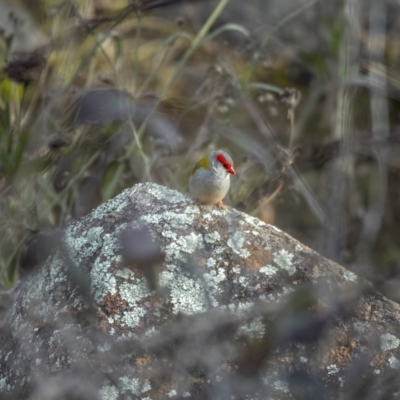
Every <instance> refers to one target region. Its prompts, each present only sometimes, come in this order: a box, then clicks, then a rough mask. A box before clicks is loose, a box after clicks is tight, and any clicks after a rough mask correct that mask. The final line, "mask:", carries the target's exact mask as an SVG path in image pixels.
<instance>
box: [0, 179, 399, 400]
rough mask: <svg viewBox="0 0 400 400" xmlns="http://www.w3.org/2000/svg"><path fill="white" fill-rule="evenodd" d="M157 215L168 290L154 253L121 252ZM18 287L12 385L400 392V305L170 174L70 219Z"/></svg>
mask: <svg viewBox="0 0 400 400" xmlns="http://www.w3.org/2000/svg"><path fill="white" fill-rule="evenodd" d="M144 227H146V229H148V230H149V231H150V233H151V236H152V237H153V238H154V240H155V241H156V242H158V243H159V245H160V246H161V249H162V251H163V253H164V259H163V262H162V268H161V269H160V270H157V271H155V272H154V275H155V276H156V280H157V288H155V287H154V290H150V289H149V287H152V285H151V282H150V281H149V274H148V271H147V270H146V268H148V269H152V268H155V265H153V264H155V263H153V262H152V261H151V257H149V260H148V262H147V264H146V265H143V263H140V262H137V263H136V264H135V263H134V262H132V260H130V261H131V262H129V259H126V258H127V257H125V259H124V257H123V254H125V256H126V247H128V248H129V241H128V243H126V240H125V239H126V238H125V239H124V243H122V241H121V235H122V234H123V232H127V231H129V232H136V236H135V234H132V240H133V242H132V248H133V249H135V244H137V243H136V242H139V243H140V241H139V240H138V236H137V235H138V233H139V235H142V232H143V228H144ZM128 237H129V235H128ZM124 247H125V250H124ZM128 252H129V251H128ZM128 258H129V257H128ZM133 258H134V257H133ZM142 258H143V257H142ZM142 258H141V259H142ZM9 295H10V296H12V297H13V300H12V302H11V305H10V306H9V307H7V308H6V309H5V310H3V323H2V325H1V332H0V335H1V337H0V340H1V342H0V343H1V344H0V393H1V395H0V397H1V398H7V396H8V398H13V399H14V398H18V399H25V398H32V399H54V398H61V397H62V396H63V397H62V398H72V397H74V398H85V399H92V398H93V399H119V398H126V399H128V398H131V399H133V398H140V399H143V400H145V399H146V400H150V399H154V400H156V399H165V398H171V399H174V398H192V399H207V398H210V399H217V398H218V399H221V398H222V399H225V398H226V399H228V398H229V399H241V398H243V399H266V398H271V399H289V398H302V399H303V398H304V399H310V398H324V399H325V398H327V399H328V398H332V399H336V398H339V397H340V398H343V399H345V398H349V399H350V398H351V399H354V398H357V396H358V395H359V393H365V391H367V393H368V395H369V396H372V397H368V398H374V399H375V398H380V397H379V396H382V398H383V397H384V396H388V395H389V394H390V395H394V394H395V393H396V392H398V393H400V386H399V387H398V384H399V382H398V381H399V379H398V378H397V375H398V369H399V368H400V322H399V321H400V306H399V305H397V304H395V303H393V302H391V301H389V300H387V299H386V298H384V297H383V296H381V295H379V294H378V293H376V292H374V291H373V290H372V289H371V287H370V286H369V285H368V283H366V282H363V281H362V280H361V279H360V278H358V277H357V276H356V275H355V274H353V273H352V272H350V271H348V270H346V269H345V268H343V267H341V266H339V265H337V264H335V263H333V262H331V261H329V260H327V259H325V258H323V257H321V256H320V255H318V254H317V253H315V252H314V251H312V250H310V249H309V248H307V247H306V246H303V245H302V244H301V243H299V242H298V241H296V240H295V239H293V238H291V237H290V236H288V235H286V234H285V233H283V232H281V231H280V230H279V229H277V228H275V227H273V226H269V225H266V224H264V223H263V222H261V221H260V220H258V219H256V218H253V217H250V216H248V215H246V214H244V213H241V212H238V211H236V210H233V209H228V210H219V209H218V208H216V207H215V206H213V205H197V204H195V203H194V202H193V201H192V200H191V199H190V198H188V197H186V196H184V195H182V194H180V193H178V192H176V191H174V190H170V189H167V188H164V187H162V186H158V185H156V184H151V183H146V184H139V185H136V186H134V187H133V188H132V189H128V190H125V191H124V192H123V193H121V194H120V195H119V196H117V197H116V198H115V199H113V200H110V201H109V202H107V203H105V204H103V205H102V206H100V207H98V208H97V209H96V210H94V211H93V212H92V213H91V214H90V215H88V216H87V217H85V218H83V219H81V220H79V221H76V222H74V223H72V224H71V225H70V227H69V228H68V229H67V230H66V232H65V235H64V237H63V241H62V243H61V244H60V245H59V247H58V249H57V250H56V251H54V254H53V255H52V256H51V257H50V258H49V259H48V260H47V262H46V263H45V264H44V265H43V266H42V267H40V268H38V269H37V270H36V271H35V272H34V273H32V274H31V275H30V276H28V277H26V278H24V279H23V280H21V281H20V282H19V283H18V284H17V285H16V287H15V288H14V289H13V291H12V292H10V293H9ZM360 398H361V397H360ZM362 398H367V397H362ZM385 398H387V397H385Z"/></svg>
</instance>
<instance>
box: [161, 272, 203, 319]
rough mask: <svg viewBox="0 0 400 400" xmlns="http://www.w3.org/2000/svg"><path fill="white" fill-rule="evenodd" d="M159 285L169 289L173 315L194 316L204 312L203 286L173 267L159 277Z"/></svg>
mask: <svg viewBox="0 0 400 400" xmlns="http://www.w3.org/2000/svg"><path fill="white" fill-rule="evenodd" d="M159 278H160V285H161V286H165V287H167V288H169V290H170V296H171V303H172V305H173V312H174V314H178V313H182V314H187V315H190V314H196V313H200V312H203V311H205V310H206V297H205V291H204V284H202V283H201V282H197V281H196V280H194V279H193V278H192V277H189V276H186V275H184V273H183V272H182V271H181V270H180V269H179V268H177V267H175V266H173V265H168V266H167V270H166V271H163V272H162V273H161V274H160V276H159Z"/></svg>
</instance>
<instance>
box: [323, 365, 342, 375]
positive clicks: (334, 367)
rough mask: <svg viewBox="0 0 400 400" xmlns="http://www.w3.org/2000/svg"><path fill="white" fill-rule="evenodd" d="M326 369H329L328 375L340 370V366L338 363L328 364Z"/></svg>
mask: <svg viewBox="0 0 400 400" xmlns="http://www.w3.org/2000/svg"><path fill="white" fill-rule="evenodd" d="M326 369H327V370H328V375H334V374H337V373H338V372H339V368H338V367H337V365H336V364H331V365H328V366H327V367H326Z"/></svg>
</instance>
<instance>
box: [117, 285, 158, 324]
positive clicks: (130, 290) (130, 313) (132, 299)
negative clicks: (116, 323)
mask: <svg viewBox="0 0 400 400" xmlns="http://www.w3.org/2000/svg"><path fill="white" fill-rule="evenodd" d="M118 291H119V294H120V296H121V299H122V300H125V301H126V302H127V303H128V306H129V310H127V311H124V313H123V315H122V319H121V322H122V324H123V325H125V326H128V327H130V328H135V327H136V326H138V325H139V322H140V318H142V317H143V316H144V315H146V309H145V308H143V307H142V306H141V305H140V302H141V301H142V300H144V299H146V298H147V297H149V296H150V295H151V292H150V291H149V289H148V286H147V282H146V281H145V278H141V279H137V278H133V279H131V281H130V282H129V283H128V282H124V283H121V284H120V285H119V289H118Z"/></svg>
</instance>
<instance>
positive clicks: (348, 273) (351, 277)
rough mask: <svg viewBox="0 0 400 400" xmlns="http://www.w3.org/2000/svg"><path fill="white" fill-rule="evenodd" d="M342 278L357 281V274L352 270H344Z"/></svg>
mask: <svg viewBox="0 0 400 400" xmlns="http://www.w3.org/2000/svg"><path fill="white" fill-rule="evenodd" d="M343 278H344V279H346V281H350V282H357V279H358V276H357V275H356V274H355V273H354V272H351V271H346V272H344V274H343Z"/></svg>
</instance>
